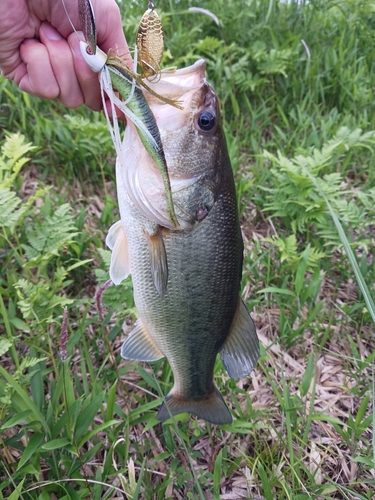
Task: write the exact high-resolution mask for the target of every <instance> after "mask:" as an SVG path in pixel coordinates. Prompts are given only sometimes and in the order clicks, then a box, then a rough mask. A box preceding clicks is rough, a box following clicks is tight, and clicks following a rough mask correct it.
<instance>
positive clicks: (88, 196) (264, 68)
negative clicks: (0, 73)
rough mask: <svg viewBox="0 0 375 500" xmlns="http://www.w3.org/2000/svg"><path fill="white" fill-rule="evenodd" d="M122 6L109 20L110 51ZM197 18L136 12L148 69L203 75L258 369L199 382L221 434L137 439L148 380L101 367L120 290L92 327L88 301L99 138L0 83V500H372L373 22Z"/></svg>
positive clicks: (69, 114) (257, 6)
mask: <svg viewBox="0 0 375 500" xmlns="http://www.w3.org/2000/svg"><path fill="white" fill-rule="evenodd" d="M139 3H140V2H136V1H135V0H134V1H133V2H131V1H127V2H125V1H123V2H121V4H120V5H121V8H122V9H123V14H124V15H123V19H124V29H125V33H126V35H127V38H128V40H129V42H130V43H131V40H132V38H133V37H134V36H135V35H134V34H135V30H136V25H137V23H138V21H139V19H140V16H141V14H142V13H143V9H144V8H145V6H146V5H143V7H142V8H140V7H139V5H138V4H139ZM144 3H145V4H146V2H144ZM197 3H198V2H192V1H190V0H180V1H178V2H173V1H172V0H170V1H167V0H160V1H159V2H157V7H158V11H159V12H161V13H162V21H163V25H164V27H165V33H166V46H167V50H166V53H165V58H164V66H170V65H172V64H176V65H177V66H179V67H182V66H184V65H186V64H190V63H192V62H194V61H195V60H196V59H197V58H200V57H203V58H205V59H206V61H207V70H208V78H209V80H210V81H211V82H212V83H213V84H214V86H215V89H216V91H217V93H218V95H219V96H220V98H221V103H222V106H223V110H224V120H225V129H226V133H227V141H228V146H229V150H230V154H231V158H232V165H233V169H234V171H235V175H236V181H237V188H238V204H239V210H240V213H241V222H242V229H243V235H244V239H245V262H244V274H243V282H242V285H243V297H244V298H245V300H246V302H247V304H248V307H249V308H250V309H253V314H252V315H253V318H254V321H255V323H256V325H257V328H258V332H259V337H260V340H261V343H262V350H261V359H260V362H259V365H258V367H257V368H256V370H255V371H254V373H253V374H252V375H251V376H250V377H248V378H247V379H244V380H241V381H239V382H238V383H236V382H234V381H232V380H230V379H229V378H228V376H227V374H226V372H225V370H224V368H223V367H222V365H221V363H220V361H218V363H217V365H216V370H215V372H216V375H215V376H216V382H217V385H218V387H219V389H220V391H221V392H222V393H223V395H224V397H225V400H226V401H227V403H228V404H229V406H230V407H231V409H232V411H233V414H234V416H235V418H236V420H235V421H234V423H233V424H232V425H230V426H222V427H221V428H218V427H216V426H210V425H208V424H205V423H204V422H202V421H198V420H196V419H195V418H194V417H190V416H188V415H181V416H179V417H178V418H177V419H176V420H177V422H176V423H165V424H163V425H162V424H160V423H158V422H157V420H156V417H155V415H156V410H157V407H158V406H159V405H160V403H161V400H162V396H163V394H165V393H167V392H168V390H169V388H170V387H171V384H172V377H171V370H170V368H169V366H168V363H167V362H165V361H160V362H157V363H155V364H153V365H147V364H142V363H138V364H137V363H132V362H125V361H123V360H121V358H120V355H119V348H120V346H121V344H122V341H123V339H124V337H125V334H126V333H127V332H128V331H129V330H130V327H131V323H132V322H133V321H134V319H135V314H136V312H135V310H134V303H133V299H132V288H131V281H127V282H126V283H125V284H122V285H121V286H119V287H114V286H111V287H109V288H108V289H107V290H105V291H104V292H103V300H104V305H103V321H102V320H101V318H100V315H99V313H98V310H97V307H96V302H95V290H96V286H97V285H98V284H99V285H102V284H104V283H105V282H106V281H107V279H108V267H109V251H108V250H107V249H105V243H104V241H105V236H106V233H107V231H108V229H109V227H110V225H111V224H112V223H114V222H115V221H116V220H117V218H118V211H117V205H116V195H115V179H114V148H113V146H112V143H111V141H110V137H109V133H108V131H107V126H106V123H105V121H104V119H103V117H102V116H100V114H98V113H97V114H94V113H91V112H89V111H88V110H87V109H85V108H81V109H78V110H74V111H71V110H67V109H65V108H62V107H61V106H60V105H59V104H58V103H56V102H46V101H41V100H38V99H36V98H33V97H31V96H28V95H26V94H22V92H20V91H19V90H18V89H16V88H15V87H14V86H13V85H12V84H11V83H10V82H8V81H5V80H4V79H1V78H0V103H1V104H0V265H1V269H2V272H1V275H0V311H1V313H0V500H2V499H6V498H9V499H11V500H17V499H18V498H22V499H25V500H26V499H38V500H47V499H50V498H59V499H74V500H75V499H89V498H90V499H110V498H132V499H160V500H161V499H165V498H173V499H174V498H176V499H185V498H192V499H197V498H199V499H204V498H207V499H208V498H213V499H215V500H216V499H237V498H248V499H265V500H273V499H280V500H284V499H285V500H286V499H288V500H305V499H306V500H307V499H317V500H320V499H324V500H328V499H345V500H348V499H350V500H351V499H353V500H354V499H361V500H363V499H368V500H370V499H371V498H373V491H374V490H375V472H374V470H375V448H374V442H375V436H374V427H375V425H374V424H375V409H374V407H375V388H374V384H375V383H374V368H373V367H374V361H375V339H374V322H373V318H374V314H375V310H374V306H373V301H372V299H371V293H373V289H374V287H373V283H374V281H375V263H374V255H373V247H374V239H375V208H374V207H375V168H374V167H375V160H374V158H375V156H374V151H373V150H374V147H375V99H374V81H375V34H374V30H373V26H374V22H375V7H374V2H373V1H370V0H363V1H358V0H335V1H332V2H331V1H326V0H311V1H310V2H296V1H289V2H286V3H280V2H278V1H277V0H269V1H261V0H225V1H224V0H206V1H204V2H199V4H200V5H199V6H200V7H203V8H206V9H209V10H210V11H211V12H213V13H214V14H215V15H216V16H217V17H218V18H219V20H220V23H221V26H220V27H218V26H217V25H216V24H215V23H214V21H213V19H212V18H210V17H209V16H207V15H205V14H203V13H199V12H189V11H188V8H189V7H190V6H196V4H197ZM203 243H204V242H203ZM366 284H367V285H366ZM368 289H370V292H369V290H368ZM64 311H66V312H64ZM63 318H64V321H63ZM65 344H66V345H65ZM59 354H60V355H59ZM61 355H62V356H63V357H64V356H65V355H66V356H67V358H66V361H65V363H63V362H62V361H61Z"/></svg>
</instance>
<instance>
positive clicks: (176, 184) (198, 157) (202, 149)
mask: <svg viewBox="0 0 375 500" xmlns="http://www.w3.org/2000/svg"><path fill="white" fill-rule="evenodd" d="M205 70H206V64H205V61H204V60H203V59H201V60H199V61H197V62H196V63H195V64H193V65H192V66H189V67H187V68H182V69H179V70H175V71H165V72H162V73H161V74H160V75H159V80H158V81H156V82H149V81H147V85H148V86H149V87H150V88H151V89H152V90H153V91H154V92H155V93H156V94H158V95H161V96H163V97H164V98H167V99H168V100H173V101H178V103H179V104H180V106H181V108H182V109H179V108H177V107H174V106H172V105H170V104H168V103H167V102H164V101H161V100H160V99H158V98H157V97H156V96H155V95H153V94H151V93H147V92H145V97H146V99H147V101H148V104H149V106H150V108H151V110H152V112H153V114H154V116H155V119H156V123H157V126H158V128H159V132H160V137H161V141H162V144H163V149H164V154H165V158H166V162H167V167H168V174H169V179H170V184H171V190H172V198H173V202H174V208H175V212H176V215H177V219H178V222H179V228H178V229H188V228H191V227H193V226H194V225H195V224H198V223H199V222H201V221H202V220H203V219H204V218H205V217H206V216H207V215H208V214H209V212H210V210H211V208H212V207H213V205H214V203H215V201H216V199H217V193H218V188H219V186H220V181H221V175H222V171H223V168H222V166H224V163H225V164H228V161H227V159H228V155H227V149H226V144H225V138H224V135H223V131H222V125H221V116H220V103H219V99H218V97H217V96H216V93H215V92H214V90H213V88H212V87H211V85H210V84H209V83H208V82H207V80H206V71H205ZM123 147H124V150H125V151H126V152H127V153H126V155H124V158H123V162H122V163H124V165H123V175H124V176H126V178H127V181H128V182H127V189H128V195H129V197H130V199H131V200H132V201H133V203H134V204H135V206H136V207H137V208H138V210H139V211H140V212H141V213H142V214H143V215H144V216H145V217H146V218H147V219H148V220H151V221H153V222H156V223H157V224H159V225H160V226H163V227H167V228H169V229H174V227H173V226H172V225H171V222H170V220H169V217H168V211H167V205H166V197H165V191H164V186H163V183H162V179H161V175H160V173H159V171H158V169H157V167H156V165H155V163H154V161H153V160H152V158H150V157H149V155H148V154H147V152H146V151H145V150H144V148H143V147H142V144H141V143H140V140H139V138H137V132H136V130H135V128H134V127H133V126H132V124H129V125H128V126H127V130H126V133H125V138H124V144H123ZM129 151H131V152H132V153H131V155H129ZM130 156H131V157H130ZM125 163H126V165H125ZM124 185H125V183H124ZM119 194H120V193H119ZM119 198H120V196H119Z"/></svg>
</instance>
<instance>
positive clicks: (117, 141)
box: [78, 0, 181, 227]
mask: <svg viewBox="0 0 375 500" xmlns="http://www.w3.org/2000/svg"><path fill="white" fill-rule="evenodd" d="M78 12H79V18H80V22H81V27H82V31H83V34H84V36H85V41H82V40H81V41H80V48H81V53H82V56H83V58H84V59H85V61H86V63H87V64H88V66H89V67H90V68H91V70H92V71H94V72H96V73H98V74H99V82H100V89H101V93H102V100H103V109H104V113H105V116H106V119H107V122H108V125H109V130H110V133H111V137H112V140H113V143H114V145H115V148H116V153H117V155H118V157H120V156H121V136H120V129H119V126H118V120H117V112H116V109H115V108H118V109H119V110H120V111H122V112H123V113H124V115H125V116H126V118H127V119H128V120H130V121H131V122H132V123H133V124H134V125H135V127H136V128H137V132H138V135H139V137H140V139H141V141H142V144H143V145H144V147H145V149H146V151H147V152H148V153H149V155H150V156H151V158H152V159H153V160H154V161H155V163H156V166H157V167H158V170H159V172H160V174H161V177H162V180H163V184H164V189H165V194H166V199H167V208H168V215H169V218H170V220H171V222H172V224H173V226H174V227H178V221H177V217H176V214H175V210H174V205H173V200H172V191H171V185H170V180H169V175H168V169H167V163H166V160H165V155H164V151H163V146H162V143H161V138H160V133H159V129H158V127H157V124H156V120H155V118H154V115H153V113H152V111H151V109H150V107H149V105H148V103H147V101H146V98H145V97H144V95H143V93H142V90H141V87H142V88H144V89H145V90H147V91H148V92H150V93H151V94H152V95H154V96H155V97H157V98H158V99H161V100H162V101H164V102H167V103H168V104H171V105H173V106H176V107H178V108H181V106H179V104H178V102H176V101H172V100H170V99H167V98H164V97H163V96H160V95H159V94H156V93H155V92H154V91H153V90H152V89H151V88H150V87H149V86H148V85H147V83H146V82H145V81H144V80H143V76H147V77H151V76H155V75H157V74H158V66H159V63H160V60H161V56H162V54H163V47H164V35H163V31H162V27H161V23H160V19H159V18H158V16H157V14H156V12H155V11H154V8H153V4H152V2H149V9H148V10H147V11H146V12H145V14H144V16H143V17H142V20H141V23H140V28H139V29H138V35H137V41H138V43H137V45H139V53H140V55H141V59H140V67H141V70H142V74H141V75H138V74H137V73H136V72H134V71H132V70H131V69H130V67H129V66H128V65H127V64H126V62H125V61H124V60H123V59H122V58H121V57H120V56H118V55H116V53H115V52H114V51H112V50H111V51H110V52H109V54H108V55H107V54H106V53H105V52H103V51H102V50H101V49H100V48H99V47H97V44H96V25H95V17H94V11H93V8H92V5H91V2H90V0H79V1H78ZM137 56H138V47H137V48H136V50H135V57H134V65H135V67H136V65H137ZM114 89H115V90H117V91H118V92H119V94H120V96H121V97H122V99H123V100H121V99H120V98H119V97H117V95H116V94H115V91H114ZM105 94H107V96H108V98H109V100H110V103H111V113H112V120H111V119H110V117H109V113H108V111H107V107H106V105H105Z"/></svg>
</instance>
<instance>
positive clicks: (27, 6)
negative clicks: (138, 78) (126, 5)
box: [0, 0, 131, 111]
mask: <svg viewBox="0 0 375 500" xmlns="http://www.w3.org/2000/svg"><path fill="white" fill-rule="evenodd" d="M91 1H92V5H93V9H94V12H95V19H96V30H97V38H98V46H99V47H100V48H101V49H102V50H104V51H105V52H107V51H108V50H109V49H110V48H116V47H121V49H123V50H121V52H123V53H128V46H127V43H126V40H125V37H124V33H123V30H122V23H121V16H120V11H119V8H118V6H117V4H116V3H115V1H114V0H91ZM65 6H66V9H67V11H68V13H69V16H70V18H71V20H72V22H73V24H74V26H75V27H76V29H79V28H80V22H79V17H78V1H77V0H65ZM80 35H81V39H82V40H83V39H84V37H83V35H82V34H80ZM0 47H1V50H0V70H1V72H2V74H3V76H4V77H5V78H8V79H10V80H13V81H14V82H15V83H16V85H18V86H19V87H20V89H21V90H23V91H25V92H28V93H29V94H33V95H36V96H38V97H43V98H46V99H58V100H59V101H60V102H62V103H63V104H64V105H65V106H67V107H69V108H75V107H78V106H80V105H81V104H86V105H87V106H88V107H89V108H91V109H93V110H97V111H98V110H100V109H102V101H101V96H100V88H99V83H98V75H97V74H96V73H93V72H92V71H91V70H90V68H89V67H88V66H87V64H86V63H85V61H84V59H83V57H82V55H81V51H80V47H79V39H78V38H77V36H76V35H75V33H74V32H73V29H72V27H71V25H70V23H69V21H68V19H67V16H66V14H65V11H64V8H63V5H62V2H61V0H0ZM129 61H131V59H130V55H129Z"/></svg>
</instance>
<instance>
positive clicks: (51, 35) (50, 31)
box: [41, 23, 63, 40]
mask: <svg viewBox="0 0 375 500" xmlns="http://www.w3.org/2000/svg"><path fill="white" fill-rule="evenodd" d="M41 29H42V30H43V33H44V34H45V35H46V37H47V38H48V39H49V40H62V38H63V37H62V36H61V35H60V33H59V32H58V31H57V30H56V29H55V28H54V27H53V26H51V25H50V24H48V23H43V24H42V26H41Z"/></svg>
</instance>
